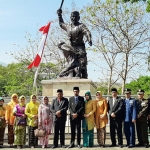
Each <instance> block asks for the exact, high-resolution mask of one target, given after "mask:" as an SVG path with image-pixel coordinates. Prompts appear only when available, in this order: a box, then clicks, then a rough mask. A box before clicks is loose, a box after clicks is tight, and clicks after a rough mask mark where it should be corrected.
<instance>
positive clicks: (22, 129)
mask: <svg viewBox="0 0 150 150" xmlns="http://www.w3.org/2000/svg"><path fill="white" fill-rule="evenodd" d="M25 106H26V105H25V97H24V96H21V97H20V98H19V104H17V105H16V106H15V108H14V111H13V112H14V115H15V116H16V118H15V123H14V134H15V142H14V144H15V145H16V146H17V148H18V149H20V148H22V147H23V146H24V145H25V143H26V142H25V141H26V115H25Z"/></svg>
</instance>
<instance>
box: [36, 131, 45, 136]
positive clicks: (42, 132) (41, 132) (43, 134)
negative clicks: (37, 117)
mask: <svg viewBox="0 0 150 150" xmlns="http://www.w3.org/2000/svg"><path fill="white" fill-rule="evenodd" d="M34 135H35V136H36V137H44V136H45V130H44V129H35V130H34Z"/></svg>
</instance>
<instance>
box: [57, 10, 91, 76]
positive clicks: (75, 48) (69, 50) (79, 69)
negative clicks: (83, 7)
mask: <svg viewBox="0 0 150 150" xmlns="http://www.w3.org/2000/svg"><path fill="white" fill-rule="evenodd" d="M57 14H58V18H59V25H60V27H61V28H62V29H64V30H65V31H66V32H67V34H68V37H69V41H70V45H67V44H66V43H65V42H60V43H59V44H58V47H59V48H60V50H62V52H63V54H64V56H65V58H66V60H67V62H68V66H67V67H66V68H65V69H63V70H62V71H61V73H60V74H59V77H78V78H85V79H87V78H88V74H87V53H86V50H85V42H84V40H83V38H84V36H85V37H86V38H87V41H88V43H89V45H90V46H92V37H91V32H90V31H89V30H88V28H87V27H86V26H85V25H84V24H83V23H80V22H79V20H80V14H79V12H78V11H73V12H72V13H71V17H70V19H71V23H70V24H65V23H64V20H63V18H62V10H61V9H58V10H57Z"/></svg>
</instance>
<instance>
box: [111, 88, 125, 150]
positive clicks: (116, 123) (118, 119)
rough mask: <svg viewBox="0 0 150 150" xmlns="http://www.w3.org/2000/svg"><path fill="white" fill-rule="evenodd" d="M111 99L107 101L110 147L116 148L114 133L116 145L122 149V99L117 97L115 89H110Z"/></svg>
mask: <svg viewBox="0 0 150 150" xmlns="http://www.w3.org/2000/svg"><path fill="white" fill-rule="evenodd" d="M111 92H112V98H110V99H109V100H108V111H109V118H110V137H111V142H112V144H111V145H110V147H114V146H116V131H117V136H118V145H119V147H120V148H122V147H123V140H122V121H123V99H121V98H120V97H118V96H117V94H118V93H117V89H116V88H113V89H111Z"/></svg>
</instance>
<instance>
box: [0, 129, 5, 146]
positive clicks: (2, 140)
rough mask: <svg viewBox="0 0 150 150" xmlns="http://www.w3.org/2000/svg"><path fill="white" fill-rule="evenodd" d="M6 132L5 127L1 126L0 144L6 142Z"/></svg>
mask: <svg viewBox="0 0 150 150" xmlns="http://www.w3.org/2000/svg"><path fill="white" fill-rule="evenodd" d="M4 133H5V127H4V128H0V145H3V143H4Z"/></svg>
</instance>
